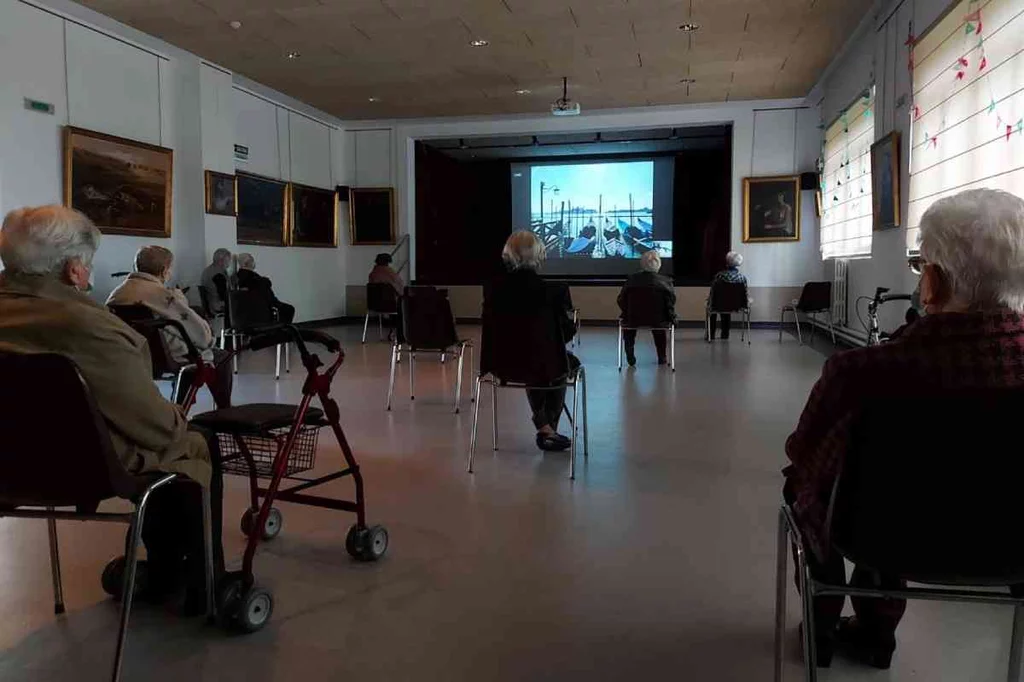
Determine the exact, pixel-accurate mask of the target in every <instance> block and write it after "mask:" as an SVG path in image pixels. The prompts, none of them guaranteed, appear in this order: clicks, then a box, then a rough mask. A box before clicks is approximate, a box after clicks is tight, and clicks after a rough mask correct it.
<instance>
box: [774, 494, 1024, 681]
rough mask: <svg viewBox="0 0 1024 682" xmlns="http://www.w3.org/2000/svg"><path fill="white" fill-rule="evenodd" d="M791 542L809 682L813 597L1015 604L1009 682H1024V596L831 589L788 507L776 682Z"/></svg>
mask: <svg viewBox="0 0 1024 682" xmlns="http://www.w3.org/2000/svg"><path fill="white" fill-rule="evenodd" d="M790 544H792V545H793V546H794V547H795V548H796V561H797V571H798V573H797V576H798V580H799V583H800V596H801V602H802V614H803V650H804V672H805V678H804V679H805V680H806V682H817V679H818V660H817V659H818V655H817V651H816V648H815V644H814V597H819V596H826V595H844V596H855V597H880V598H882V597H896V598H901V599H925V600H930V601H951V602H968V603H979V604H1003V605H1006V606H1013V607H1014V610H1013V632H1012V635H1011V637H1012V639H1011V642H1010V664H1009V670H1008V672H1007V677H1006V679H1007V681H1008V682H1020V679H1021V660H1022V658H1021V655H1022V652H1024V646H1022V645H1024V596H1021V597H1014V596H1012V595H1009V594H1006V593H1005V592H1002V593H1000V592H993V591H991V590H989V591H974V590H970V591H969V590H960V589H945V588H904V589H899V590H886V589H869V588H860V587H849V586H846V585H833V584H830V583H826V582H822V581H820V580H816V579H815V578H814V577H813V576H812V575H811V571H810V567H809V564H808V562H807V551H808V550H807V549H806V545H804V540H803V536H802V535H801V533H800V528H799V526H798V525H797V523H796V519H795V517H794V516H793V510H792V509H791V508H790V507H789V505H783V506H782V508H781V510H780V511H779V531H778V546H777V548H776V552H777V555H776V569H775V571H776V573H775V682H782V680H783V667H784V663H785V653H786V652H785V634H786V589H787V578H788V576H787V575H786V570H787V563H788V561H787V555H788V553H789V549H790Z"/></svg>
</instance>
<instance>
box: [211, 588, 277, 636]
mask: <svg viewBox="0 0 1024 682" xmlns="http://www.w3.org/2000/svg"><path fill="white" fill-rule="evenodd" d="M273 612H274V598H273V596H272V595H271V594H270V592H269V591H268V590H265V589H263V588H262V587H258V586H256V585H253V586H252V587H249V588H248V589H247V588H246V587H245V582H244V581H243V579H242V576H241V574H235V575H230V576H228V577H226V578H225V579H224V582H223V583H222V584H221V588H220V591H219V592H218V593H217V617H218V620H219V622H220V625H221V627H223V628H224V629H226V630H236V631H238V632H244V633H252V632H256V631H258V630H262V629H263V626H265V625H266V624H267V622H269V621H270V616H271V614H272V613H273Z"/></svg>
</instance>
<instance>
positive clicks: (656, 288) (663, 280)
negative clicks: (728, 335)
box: [617, 249, 676, 367]
mask: <svg viewBox="0 0 1024 682" xmlns="http://www.w3.org/2000/svg"><path fill="white" fill-rule="evenodd" d="M640 267H641V270H640V272H637V273H634V274H632V275H630V276H629V278H627V279H626V283H625V284H624V285H623V286H622V289H621V290H620V291H619V296H618V299H617V302H618V304H619V310H621V311H622V319H623V320H628V319H629V313H630V311H629V299H630V292H631V290H634V289H645V290H647V291H649V292H651V294H652V295H654V296H658V297H659V298H660V307H661V310H660V312H661V317H662V320H661V321H662V322H665V323H666V324H667V323H669V322H671V321H672V320H675V319H676V290H675V288H674V287H673V286H672V281H671V280H670V279H669V278H668V277H665V276H663V275H660V274H658V273H659V272H660V271H661V256H659V255H658V252H657V251H655V250H653V249H652V250H650V251H647V252H646V253H644V255H643V256H641V258H640ZM651 336H653V337H654V349H655V350H656V351H657V353H658V364H659V365H664V364H667V363H668V360H667V359H666V357H665V355H666V348H667V346H668V342H667V338H668V335H667V334H666V333H665V330H664V329H652V330H651ZM622 344H623V346H624V347H625V350H626V361H627V362H628V363H629V366H630V367H634V366H636V330H635V329H623V330H622Z"/></svg>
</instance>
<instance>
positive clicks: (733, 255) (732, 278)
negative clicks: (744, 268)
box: [708, 251, 750, 340]
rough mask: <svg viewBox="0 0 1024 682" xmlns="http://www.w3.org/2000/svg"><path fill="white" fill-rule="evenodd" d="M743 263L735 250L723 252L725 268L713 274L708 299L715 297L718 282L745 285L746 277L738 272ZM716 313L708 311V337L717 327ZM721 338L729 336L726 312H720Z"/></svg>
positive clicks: (729, 322)
mask: <svg viewBox="0 0 1024 682" xmlns="http://www.w3.org/2000/svg"><path fill="white" fill-rule="evenodd" d="M741 265H743V254H741V253H737V252H735V251H730V252H729V253H727V254H725V270H721V271H719V272H718V273H717V274H715V277H714V279H712V280H711V291H709V292H708V301H709V302H710V301H712V300H714V298H715V287H716V286H718V285H720V284H742V285H744V286H746V284H747V278H746V276H745V275H744V274H743V273H742V272H740V266H741ZM749 304H750V298H749V297H748V298H747V305H749ZM718 317H719V316H718V314H716V313H710V314H709V315H708V333H709V334H710V339H709V340H711V339H714V338H715V332H716V331H717V328H718ZM721 317H722V338H723V339H728V338H729V327H730V324H731V323H732V315H729V314H728V313H722V314H721Z"/></svg>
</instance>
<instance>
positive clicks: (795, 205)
mask: <svg viewBox="0 0 1024 682" xmlns="http://www.w3.org/2000/svg"><path fill="white" fill-rule="evenodd" d="M743 241H744V243H751V242H798V241H800V176H799V175H780V176H773V177H765V178H744V179H743Z"/></svg>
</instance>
